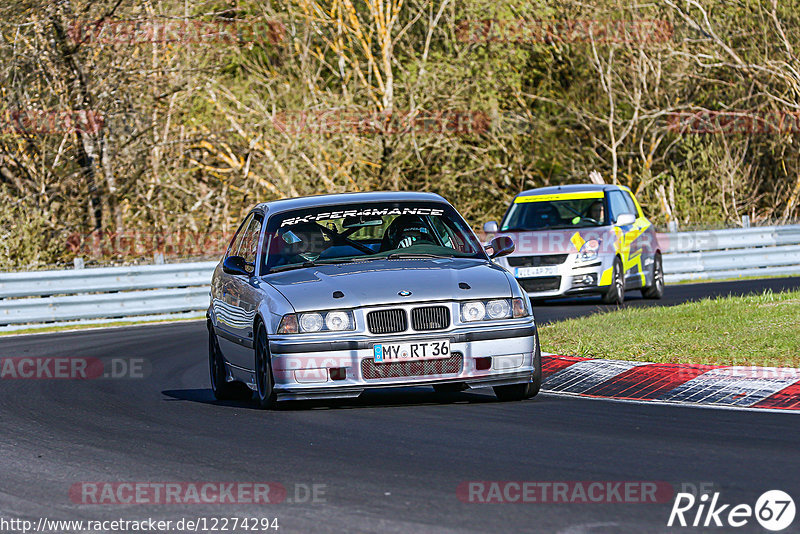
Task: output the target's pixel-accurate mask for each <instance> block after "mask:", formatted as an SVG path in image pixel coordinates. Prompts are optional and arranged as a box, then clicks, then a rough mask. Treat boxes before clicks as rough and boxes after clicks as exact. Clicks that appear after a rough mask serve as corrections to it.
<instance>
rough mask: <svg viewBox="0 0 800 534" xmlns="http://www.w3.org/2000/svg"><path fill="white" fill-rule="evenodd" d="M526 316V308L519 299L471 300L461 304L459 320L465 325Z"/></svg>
mask: <svg viewBox="0 0 800 534" xmlns="http://www.w3.org/2000/svg"><path fill="white" fill-rule="evenodd" d="M528 315H529V312H528V307H527V306H526V305H525V302H524V301H523V300H522V299H520V298H515V299H492V300H472V301H469V302H463V303H462V304H461V320H462V321H463V322H465V323H470V322H474V321H495V320H498V319H511V318H512V317H513V318H514V319H518V318H520V317H527V316H528Z"/></svg>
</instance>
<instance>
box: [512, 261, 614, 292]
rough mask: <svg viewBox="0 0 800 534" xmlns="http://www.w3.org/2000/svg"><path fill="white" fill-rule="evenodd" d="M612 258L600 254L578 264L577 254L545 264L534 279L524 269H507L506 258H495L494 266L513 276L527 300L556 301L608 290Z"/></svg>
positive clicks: (612, 263)
mask: <svg viewBox="0 0 800 534" xmlns="http://www.w3.org/2000/svg"><path fill="white" fill-rule="evenodd" d="M512 257H513V256H512ZM614 257H615V256H614V255H613V254H599V255H598V257H597V259H595V260H592V261H587V262H579V261H578V255H577V254H569V255H567V258H566V260H565V261H564V262H563V263H561V264H557V265H547V266H546V267H544V268H542V269H540V271H542V272H541V273H538V274H537V275H535V276H530V275H527V273H526V268H525V267H512V266H510V265H509V263H508V257H503V258H498V260H497V263H498V264H499V265H501V266H502V267H504V268H505V269H507V270H508V271H509V272H510V273H511V274H512V275H514V277H515V278H516V279H517V281H518V282H519V283H520V285H521V286H522V288H523V289H524V290H525V291H526V292H527V293H528V295H529V296H530V297H532V298H555V297H563V296H567V295H577V294H586V293H603V292H605V291H607V290H608V287H609V285H610V284H611V272H612V269H613V266H614Z"/></svg>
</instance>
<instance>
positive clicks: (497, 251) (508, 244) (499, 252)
mask: <svg viewBox="0 0 800 534" xmlns="http://www.w3.org/2000/svg"><path fill="white" fill-rule="evenodd" d="M489 246H490V247H492V253H491V255H490V256H489V257H490V258H492V259H494V258H499V257H500V256H507V255H508V254H511V253H512V252H514V240H513V239H511V238H510V237H508V236H507V235H499V236H497V237H495V238H494V239H492V240H491V241H490V242H489Z"/></svg>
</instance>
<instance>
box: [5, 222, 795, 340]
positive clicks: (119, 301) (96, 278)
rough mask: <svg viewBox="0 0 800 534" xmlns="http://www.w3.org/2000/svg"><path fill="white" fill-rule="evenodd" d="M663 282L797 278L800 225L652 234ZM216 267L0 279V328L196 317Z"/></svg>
mask: <svg viewBox="0 0 800 534" xmlns="http://www.w3.org/2000/svg"><path fill="white" fill-rule="evenodd" d="M658 239H659V243H660V245H661V248H662V251H663V259H664V273H665V276H666V280H667V282H668V283H669V282H677V281H682V280H701V279H720V278H736V277H744V276H779V275H788V274H800V225H794V226H772V227H761V228H745V229H733V230H713V231H701V232H673V233H664V234H659V235H658ZM215 266H216V262H197V263H175V264H166V265H146V266H135V267H104V268H95V269H74V270H72V269H71V270H62V271H35V272H23V273H0V330H18V329H21V328H31V327H36V326H56V325H64V324H73V323H74V322H76V321H77V322H87V323H88V322H113V321H121V320H125V319H129V318H131V317H135V318H137V319H145V318H158V319H162V318H168V317H174V316H177V315H175V314H180V315H179V316H180V317H202V316H203V314H204V311H205V309H206V308H207V307H208V304H209V294H208V291H209V288H208V284H209V281H210V280H211V274H212V273H213V271H214V268H215Z"/></svg>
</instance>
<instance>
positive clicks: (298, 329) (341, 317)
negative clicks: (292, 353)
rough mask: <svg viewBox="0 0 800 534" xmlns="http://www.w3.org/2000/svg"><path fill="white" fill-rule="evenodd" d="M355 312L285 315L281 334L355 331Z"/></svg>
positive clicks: (281, 325)
mask: <svg viewBox="0 0 800 534" xmlns="http://www.w3.org/2000/svg"><path fill="white" fill-rule="evenodd" d="M355 329H356V322H355V320H354V319H353V312H351V311H344V310H334V311H327V312H306V313H300V314H294V313H289V314H287V315H284V316H283V318H282V319H281V323H280V325H278V333H279V334H310V333H314V332H343V331H345V330H355Z"/></svg>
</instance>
